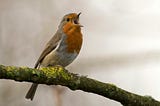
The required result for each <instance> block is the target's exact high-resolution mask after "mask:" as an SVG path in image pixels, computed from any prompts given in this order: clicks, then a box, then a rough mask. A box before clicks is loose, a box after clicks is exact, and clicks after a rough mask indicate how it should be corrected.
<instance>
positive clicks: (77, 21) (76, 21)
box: [74, 12, 83, 27]
mask: <svg viewBox="0 0 160 106" xmlns="http://www.w3.org/2000/svg"><path fill="white" fill-rule="evenodd" d="M80 15H81V12H80V13H78V15H77V19H76V20H75V22H74V23H75V24H78V25H79V26H80V27H83V25H81V24H79V16H80Z"/></svg>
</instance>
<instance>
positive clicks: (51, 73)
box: [0, 65, 160, 106]
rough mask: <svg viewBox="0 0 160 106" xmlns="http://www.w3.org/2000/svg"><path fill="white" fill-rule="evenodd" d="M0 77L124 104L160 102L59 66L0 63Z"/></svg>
mask: <svg viewBox="0 0 160 106" xmlns="http://www.w3.org/2000/svg"><path fill="white" fill-rule="evenodd" d="M0 79H11V80H15V81H20V82H21V81H27V82H33V83H39V84H47V85H62V86H66V87H68V88H70V89H71V90H82V91H85V92H91V93H94V94H98V95H101V96H104V97H106V98H109V99H113V100H115V101H118V102H120V103H121V104H122V105H124V106H160V102H159V101H156V100H155V99H153V98H152V97H150V96H140V95H137V94H134V93H131V92H128V91H125V90H123V89H121V88H118V87H116V86H115V85H113V84H109V83H103V82H100V81H97V80H94V79H91V78H87V77H86V76H79V75H77V74H74V73H70V72H68V71H67V70H66V69H64V68H63V67H61V66H55V67H52V68H51V67H47V68H41V69H39V70H37V69H33V68H28V67H15V66H3V65H0Z"/></svg>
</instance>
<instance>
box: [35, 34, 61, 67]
mask: <svg viewBox="0 0 160 106" xmlns="http://www.w3.org/2000/svg"><path fill="white" fill-rule="evenodd" d="M61 37H62V34H61V33H56V34H55V35H54V36H53V37H52V38H51V40H50V41H49V42H48V43H47V44H46V46H45V49H44V50H43V52H42V53H41V55H40V57H39V58H38V61H37V62H36V64H35V66H34V68H37V67H38V66H39V65H40V64H41V62H42V61H43V59H44V58H45V57H46V56H47V55H48V54H49V53H50V52H51V51H53V50H54V49H55V48H56V47H57V46H58V44H59V42H60V41H61Z"/></svg>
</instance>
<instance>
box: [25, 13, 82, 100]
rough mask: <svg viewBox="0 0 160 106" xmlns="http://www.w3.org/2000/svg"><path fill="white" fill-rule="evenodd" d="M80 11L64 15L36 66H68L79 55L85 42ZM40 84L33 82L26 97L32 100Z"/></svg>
mask: <svg viewBox="0 0 160 106" xmlns="http://www.w3.org/2000/svg"><path fill="white" fill-rule="evenodd" d="M80 14H81V12H80V13H78V14H77V13H69V14H66V15H64V17H63V18H62V20H61V22H60V24H59V26H58V29H57V31H56V33H55V34H54V36H53V37H52V38H51V39H50V40H49V41H48V43H47V44H46V45H45V48H44V50H43V51H42V53H41V55H40V57H39V58H38V60H37V62H36V64H35V66H34V68H35V69H39V67H50V66H51V67H52V66H56V65H60V66H62V67H66V66H68V65H69V64H71V63H72V62H73V60H75V58H76V57H77V56H78V54H79V52H80V50H81V47H82V42H83V35H82V32H81V27H83V26H82V25H81V24H80V23H79V16H80ZM37 87H38V84H36V83H33V84H32V86H31V87H30V89H29V90H28V92H27V94H26V96H25V98H26V99H30V100H31V101H32V100H33V98H34V95H35V92H36V89H37Z"/></svg>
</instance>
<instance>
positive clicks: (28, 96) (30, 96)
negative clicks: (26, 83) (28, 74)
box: [26, 83, 38, 100]
mask: <svg viewBox="0 0 160 106" xmlns="http://www.w3.org/2000/svg"><path fill="white" fill-rule="evenodd" d="M37 87H38V84H34V83H33V84H32V86H31V88H30V89H29V91H28V93H27V94H26V99H31V100H33V98H34V95H35V92H36V89H37Z"/></svg>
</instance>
